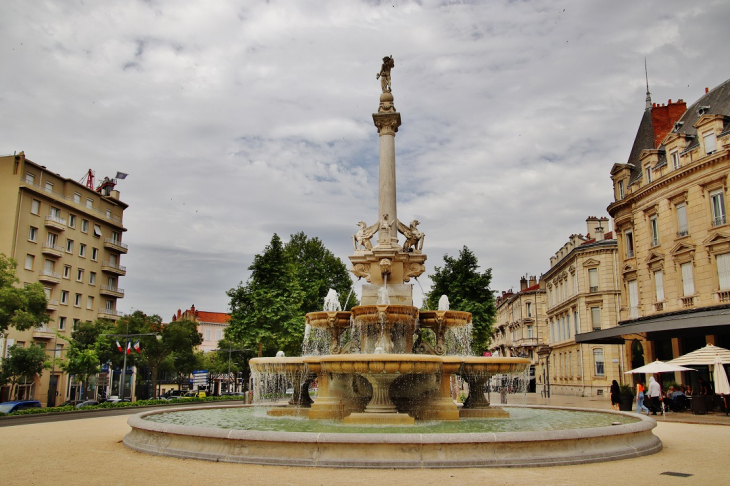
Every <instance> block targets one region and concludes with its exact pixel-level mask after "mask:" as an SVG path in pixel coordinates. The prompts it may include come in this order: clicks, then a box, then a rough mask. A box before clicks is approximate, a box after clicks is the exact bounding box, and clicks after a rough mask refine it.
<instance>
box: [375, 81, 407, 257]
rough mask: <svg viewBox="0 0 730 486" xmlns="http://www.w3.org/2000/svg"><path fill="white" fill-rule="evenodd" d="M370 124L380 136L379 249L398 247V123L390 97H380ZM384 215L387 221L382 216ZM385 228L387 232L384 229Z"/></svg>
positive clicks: (398, 118) (399, 121) (384, 94)
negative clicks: (396, 176)
mask: <svg viewBox="0 0 730 486" xmlns="http://www.w3.org/2000/svg"><path fill="white" fill-rule="evenodd" d="M373 122H374V123H375V126H376V127H377V128H378V133H379V134H380V166H379V167H380V170H379V181H378V188H379V190H378V220H379V221H380V223H381V229H380V231H379V232H378V245H377V246H378V247H397V246H398V223H397V221H398V209H397V206H396V195H395V133H396V132H397V131H398V127H399V126H400V124H401V120H400V113H398V112H397V111H396V110H395V106H393V95H392V94H391V93H383V94H381V95H380V107H379V108H378V113H373ZM385 215H387V219H386V217H385ZM386 228H387V230H386Z"/></svg>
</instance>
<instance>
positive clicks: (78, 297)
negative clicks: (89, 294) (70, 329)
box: [74, 294, 81, 328]
mask: <svg viewBox="0 0 730 486" xmlns="http://www.w3.org/2000/svg"><path fill="white" fill-rule="evenodd" d="M74 307H81V294H76V297H75V298H74ZM75 327H76V320H74V328H75Z"/></svg>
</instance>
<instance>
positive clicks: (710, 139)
mask: <svg viewBox="0 0 730 486" xmlns="http://www.w3.org/2000/svg"><path fill="white" fill-rule="evenodd" d="M702 138H703V139H704V141H705V153H706V154H707V155H710V154H713V153H715V150H717V146H716V144H715V132H707V133H705V134H704V135H703V136H702Z"/></svg>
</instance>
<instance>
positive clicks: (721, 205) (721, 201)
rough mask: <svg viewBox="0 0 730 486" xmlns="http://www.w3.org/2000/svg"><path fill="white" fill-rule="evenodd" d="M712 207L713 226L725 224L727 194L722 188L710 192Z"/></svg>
mask: <svg viewBox="0 0 730 486" xmlns="http://www.w3.org/2000/svg"><path fill="white" fill-rule="evenodd" d="M710 207H711V208H712V226H720V225H723V224H725V223H726V219H725V195H724V194H723V192H722V190H718V191H714V192H711V193H710Z"/></svg>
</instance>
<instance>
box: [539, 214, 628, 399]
mask: <svg viewBox="0 0 730 486" xmlns="http://www.w3.org/2000/svg"><path fill="white" fill-rule="evenodd" d="M586 225H587V235H586V236H582V235H572V236H571V237H570V239H569V240H568V242H567V243H566V244H565V245H563V247H562V248H561V249H560V250H558V252H557V253H556V254H555V256H553V257H551V258H550V269H549V270H548V271H547V272H546V273H545V274H544V275H543V276H542V280H544V282H545V288H546V291H547V294H546V296H547V316H546V317H547V333H546V334H547V336H548V338H547V339H548V342H549V344H550V346H549V349H548V350H547V352H541V354H542V355H543V356H544V357H545V358H547V359H549V364H548V365H547V366H546V374H547V376H548V378H549V388H550V392H551V393H553V394H557V395H576V396H607V394H608V390H609V388H610V386H611V381H612V380H617V381H618V382H619V383H622V382H623V381H622V380H623V371H626V367H625V365H624V363H623V357H624V353H623V346H622V345H612V344H595V345H594V344H581V343H577V342H576V336H577V335H579V334H580V333H585V332H589V331H592V330H599V329H608V328H612V327H615V326H616V324H617V317H618V308H619V296H620V292H619V283H618V278H617V272H616V265H617V256H616V252H617V241H616V240H615V239H614V238H613V235H612V233H611V232H606V230H607V229H608V228H607V226H608V218H605V217H604V218H596V217H589V218H588V219H587V220H586Z"/></svg>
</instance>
